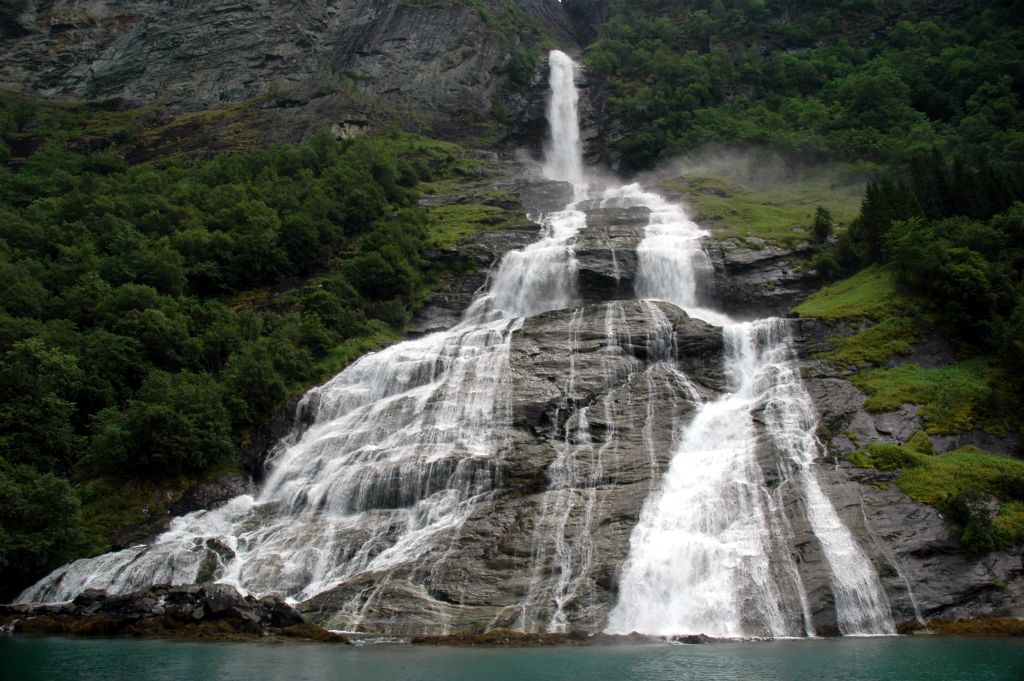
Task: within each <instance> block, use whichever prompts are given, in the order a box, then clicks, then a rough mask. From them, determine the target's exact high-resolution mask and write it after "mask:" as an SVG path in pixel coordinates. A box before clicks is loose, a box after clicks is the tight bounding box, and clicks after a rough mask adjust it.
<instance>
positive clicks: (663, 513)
mask: <svg viewBox="0 0 1024 681" xmlns="http://www.w3.org/2000/svg"><path fill="white" fill-rule="evenodd" d="M605 200H606V201H612V202H615V203H616V204H617V205H622V206H643V207H645V208H647V209H648V210H649V211H650V219H649V223H648V226H647V229H646V233H645V238H644V239H643V241H642V242H641V243H640V245H639V246H638V248H637V254H638V272H637V294H638V295H640V296H643V297H648V298H654V299H660V300H667V301H669V302H672V303H674V304H676V305H678V306H679V307H681V308H682V309H684V310H686V312H687V313H688V314H690V315H692V316H695V317H698V318H701V319H705V320H706V321H709V322H711V323H713V324H716V325H719V326H722V327H723V329H724V332H725V337H726V350H727V352H726V370H727V374H728V379H729V388H728V392H727V393H726V394H725V395H723V396H722V397H721V398H719V399H717V400H712V401H710V402H707V403H705V404H703V405H702V406H701V408H700V409H699V410H698V412H697V414H696V415H695V416H694V418H693V420H692V421H691V423H690V425H689V426H688V427H687V428H686V430H685V432H684V433H683V435H682V438H681V441H680V442H679V444H678V445H677V446H676V450H675V452H674V454H673V458H672V463H671V465H670V467H669V470H668V471H667V473H666V474H665V477H664V479H663V480H662V484H661V489H660V490H658V491H657V492H656V493H655V494H653V495H651V497H650V498H649V499H648V501H647V502H646V504H645V506H644V509H643V512H642V514H641V518H640V522H639V523H638V524H637V526H636V528H635V529H634V531H633V535H632V537H631V540H630V555H629V557H628V559H627V561H626V564H625V565H624V567H623V572H622V578H621V582H620V595H619V599H618V602H617V604H616V606H615V607H614V609H613V610H612V612H611V613H610V615H609V619H608V625H607V628H606V631H608V632H609V633H623V634H624V633H629V632H632V631H638V632H641V633H648V634H660V635H670V634H686V633H690V634H693V633H704V634H708V635H712V636H723V637H738V636H773V637H777V636H804V635H813V634H814V628H813V624H812V622H811V617H810V612H809V608H808V605H807V597H806V594H805V592H804V587H803V584H802V580H801V577H800V573H799V571H798V569H797V567H796V564H795V561H794V559H793V557H792V555H791V553H790V551H789V545H790V544H791V543H792V533H791V531H790V526H789V522H788V520H787V519H786V517H785V515H784V514H783V513H782V511H781V508H780V504H779V503H778V500H777V499H776V498H775V496H774V495H773V493H772V492H771V491H770V490H769V489H768V486H767V485H766V482H765V480H764V475H763V473H762V471H761V468H760V465H759V463H758V450H759V447H760V446H763V445H762V443H760V442H759V438H758V432H757V428H756V423H755V420H756V416H755V415H756V412H757V411H758V410H759V409H763V411H764V412H765V414H766V417H765V418H764V419H763V420H764V425H763V428H764V431H765V432H764V436H766V437H767V439H768V440H769V441H770V443H769V447H771V448H774V450H776V451H777V452H778V457H777V459H776V464H777V466H778V467H779V468H780V469H781V472H782V474H783V476H784V480H783V484H790V483H792V484H797V485H799V486H800V488H801V490H802V492H803V498H804V505H805V509H806V515H807V519H808V521H809V523H810V526H811V529H812V531H813V533H814V536H815V537H816V538H817V540H818V542H819V543H820V545H821V549H822V552H823V554H824V556H825V559H826V561H827V562H828V565H829V567H830V570H831V576H832V591H833V595H834V597H835V607H836V617H837V620H838V626H839V629H840V631H841V632H842V633H844V634H888V633H894V632H895V628H894V625H893V622H892V617H891V615H890V612H889V603H888V599H887V598H886V595H885V592H884V591H883V589H882V587H881V583H880V582H879V579H878V575H877V573H876V571H875V568H874V566H873V565H872V563H871V561H870V560H869V559H868V557H867V556H866V555H865V554H864V552H863V551H862V550H861V549H860V547H859V546H858V545H857V543H856V541H855V540H854V538H853V536H852V534H851V533H850V531H849V530H848V529H847V528H846V526H845V525H844V524H843V523H842V521H841V520H840V519H839V517H838V515H837V514H836V511H835V509H834V508H833V507H832V505H831V503H830V502H829V500H828V498H827V497H826V496H825V494H824V492H823V491H822V490H821V487H820V485H819V484H818V481H817V479H816V477H815V474H814V470H813V468H812V467H811V464H812V462H813V460H814V458H816V456H817V455H818V454H819V445H818V442H817V439H816V438H815V436H814V431H815V427H816V419H815V418H814V411H813V405H812V403H811V400H810V397H809V395H808V394H807V391H806V390H805V389H804V387H803V384H802V382H801V381H800V378H799V374H798V372H797V369H796V367H795V366H794V361H795V358H794V357H793V355H792V351H791V350H790V342H789V341H790V339H789V335H788V332H787V330H786V322H785V320H780V319H765V320H760V321H757V322H747V323H736V322H734V321H732V320H731V319H730V318H729V317H728V316H727V315H724V314H723V313H720V312H717V311H714V310H709V309H707V308H703V307H701V306H700V305H699V304H698V295H697V291H698V285H699V283H700V278H701V277H702V276H707V273H709V271H710V264H709V263H708V262H707V256H706V255H705V254H704V253H703V251H702V250H701V249H700V243H699V239H700V238H701V237H702V236H703V235H704V232H703V231H702V230H701V229H700V228H699V227H698V226H697V225H696V224H694V223H693V222H692V221H691V220H689V218H687V216H686V214H685V211H683V209H682V208H681V207H679V206H676V205H673V204H671V203H669V202H667V201H665V200H664V199H662V198H661V197H660V196H658V195H656V194H652V193H650V192H646V191H644V190H643V189H642V188H640V187H639V186H638V185H628V186H625V187H616V188H612V189H609V190H607V191H606V193H605Z"/></svg>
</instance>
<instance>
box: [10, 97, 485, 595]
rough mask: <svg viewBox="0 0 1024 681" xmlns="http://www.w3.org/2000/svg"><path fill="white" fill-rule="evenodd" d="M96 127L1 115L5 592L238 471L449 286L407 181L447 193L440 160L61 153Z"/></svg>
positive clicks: (456, 166)
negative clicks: (280, 419)
mask: <svg viewBox="0 0 1024 681" xmlns="http://www.w3.org/2000/svg"><path fill="white" fill-rule="evenodd" d="M108 118H109V119H110V120H108V121H107V124H108V125H110V126H112V129H115V130H116V129H118V128H119V126H121V125H122V124H123V123H124V121H122V120H121V119H120V118H119V117H118V116H116V115H115V116H112V117H108ZM86 119H88V125H86V123H85V120H86ZM103 119H104V115H103V113H102V112H96V111H88V110H86V111H85V112H80V113H79V114H74V113H68V111H67V110H64V109H61V108H60V107H52V106H51V105H46V104H41V103H39V102H32V101H29V100H24V99H13V98H12V99H11V100H7V102H6V103H5V105H4V106H3V108H2V109H0V131H2V136H0V139H2V141H3V144H2V145H0V153H3V155H4V157H5V159H6V158H11V157H12V150H14V152H17V151H18V150H24V149H28V150H30V151H29V153H27V154H26V155H24V156H21V157H13V162H10V163H8V164H7V165H6V166H5V167H3V166H0V223H2V224H3V235H2V240H0V393H2V394H0V405H2V406H0V583H2V584H4V585H5V586H6V588H7V589H10V588H13V587H15V586H18V585H24V584H25V582H26V580H28V579H32V578H35V577H38V576H39V574H40V573H41V572H42V571H45V570H48V569H51V568H53V567H54V566H55V565H58V564H59V563H60V562H62V561H64V560H67V559H69V558H72V557H76V556H79V555H83V554H90V553H95V552H100V551H104V550H107V549H108V548H109V546H110V536H111V533H112V532H113V531H115V530H116V529H117V528H118V527H120V526H123V525H127V524H130V523H131V522H133V521H137V520H140V519H141V518H142V517H143V516H144V515H146V514H148V515H153V514H154V513H157V512H158V510H157V509H156V508H152V506H153V505H154V502H156V505H157V506H159V505H160V502H159V497H160V493H167V492H168V491H169V493H170V494H171V496H173V494H174V493H180V492H181V491H182V490H183V489H184V486H185V485H186V484H187V483H188V481H189V480H192V479H197V478H202V477H204V476H208V475H211V474H214V473H217V472H218V471H225V470H232V469H237V468H238V466H239V464H238V459H237V456H238V451H239V446H240V444H241V443H243V442H245V441H246V439H247V438H248V437H249V435H250V433H251V431H252V430H253V429H254V428H257V427H259V426H261V425H262V424H264V423H265V422H267V421H268V420H269V419H270V418H271V417H272V416H273V415H274V414H275V412H277V411H278V410H279V409H280V408H281V406H282V404H283V403H284V401H285V400H286V399H287V398H288V397H290V396H292V395H295V394H297V393H299V392H301V391H302V390H303V389H304V388H305V387H308V386H310V385H312V384H314V383H317V382H319V381H322V380H323V379H325V378H326V377H328V376H329V375H331V374H333V373H334V372H336V371H337V370H339V369H340V368H341V367H343V366H344V365H345V364H346V363H348V362H350V361H352V360H353V359H355V358H357V357H358V356H359V355H360V354H362V353H364V352H366V351H368V350H371V349H374V348H376V347H379V346H380V345H381V344H382V343H385V342H387V341H389V340H391V339H393V338H396V337H398V336H399V335H400V334H401V333H402V332H403V330H404V327H405V325H406V322H407V321H408V319H409V315H410V313H411V311H412V310H413V309H415V308H416V307H417V306H419V305H421V304H422V303H423V302H424V300H425V299H426V296H427V294H428V293H429V291H430V290H431V289H432V287H434V286H436V285H437V284H438V282H440V281H442V280H443V279H444V278H445V277H450V276H453V275H454V274H457V273H458V269H459V264H458V262H457V261H452V260H451V259H447V260H445V261H444V263H441V262H438V261H436V260H431V259H429V258H427V257H426V256H427V253H428V251H429V250H431V249H434V248H436V247H437V246H438V245H439V243H440V242H443V241H444V240H445V239H446V238H448V236H449V235H447V234H445V232H444V230H443V229H441V228H443V227H444V225H443V223H442V224H441V225H438V224H436V222H437V221H436V220H435V221H434V222H433V223H429V221H428V214H427V211H426V210H425V209H423V208H420V207H418V206H417V205H416V200H417V198H418V197H419V195H420V192H419V191H418V190H417V189H416V186H417V184H420V183H423V182H427V181H435V182H440V181H444V180H446V179H448V180H451V179H452V178H454V177H457V172H458V171H459V170H460V164H462V163H463V160H462V159H461V158H460V156H459V151H460V150H459V148H458V147H457V146H455V145H451V144H446V143H439V142H433V141H431V140H427V139H424V138H417V137H414V136H409V135H405V134H404V133H399V132H397V131H393V132H392V133H390V134H388V135H386V136H382V137H380V138H375V139H359V140H345V141H339V140H336V139H335V138H334V137H333V136H331V135H329V134H327V133H321V134H317V135H315V136H313V137H312V138H311V139H309V140H308V141H306V142H304V143H303V144H299V145H292V146H283V147H275V148H270V149H262V150H254V151H251V152H247V153H239V154H221V155H217V156H215V157H213V158H211V159H208V160H193V161H178V162H171V163H166V164H159V163H149V164H142V165H136V166H131V167H130V166H129V165H128V164H127V163H125V161H124V160H122V159H121V158H120V157H119V155H118V154H117V153H115V152H114V151H113V150H112V149H99V150H96V151H91V152H90V151H88V149H87V148H86V149H85V150H82V149H81V148H79V149H75V148H74V146H75V144H79V145H80V143H81V139H88V138H89V136H90V135H91V134H92V133H93V132H94V130H92V129H90V127H89V126H92V127H95V123H96V121H97V120H103ZM75 124H80V125H81V126H82V127H81V128H80V129H78V130H77V135H76V133H75V131H72V132H70V133H69V125H75ZM49 126H53V127H49ZM76 137H77V138H78V139H76ZM86 147H88V145H86ZM453 173H456V174H453ZM493 210H495V211H497V212H501V211H498V209H493ZM147 507H149V508H147ZM165 512H166V511H165ZM8 595H9V594H8Z"/></svg>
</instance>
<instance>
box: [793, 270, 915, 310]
mask: <svg viewBox="0 0 1024 681" xmlns="http://www.w3.org/2000/svg"><path fill="white" fill-rule="evenodd" d="M919 307H920V303H919V302H918V301H917V300H916V299H914V298H912V297H910V296H907V295H906V294H904V293H901V292H900V291H899V290H897V288H896V278H895V276H894V274H893V273H892V271H890V270H889V269H887V268H885V267H881V266H878V265H872V266H871V267H867V268H865V269H863V270H861V271H860V272H858V273H857V274H855V275H853V276H852V277H850V278H849V279H843V280H842V281H837V282H836V283H834V284H831V285H829V286H826V287H825V288H823V289H821V290H820V291H818V292H817V293H815V294H814V295H813V296H811V297H810V298H808V299H807V300H805V301H804V302H802V303H800V304H799V305H797V306H796V307H795V308H793V312H795V313H796V314H798V315H799V316H801V317H816V318H818V319H824V320H828V321H840V320H851V319H854V320H856V319H865V318H866V319H872V320H876V321H878V320H881V319H884V318H885V317H888V316H890V315H893V314H896V313H898V312H900V311H913V310H917V309H918V308H919Z"/></svg>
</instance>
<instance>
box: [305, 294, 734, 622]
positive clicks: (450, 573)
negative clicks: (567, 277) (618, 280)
mask: <svg viewBox="0 0 1024 681" xmlns="http://www.w3.org/2000/svg"><path fill="white" fill-rule="evenodd" d="M676 353H678V359H677V358H676ZM721 353H722V334H721V331H720V330H719V329H717V328H715V327H712V326H709V325H707V324H705V323H703V322H701V321H698V320H694V319H690V318H688V317H687V316H686V315H685V313H683V312H682V311H681V310H679V309H678V308H675V307H674V306H672V305H670V304H667V303H645V302H639V301H621V302H610V303H602V304H597V305H587V306H584V307H581V308H576V309H568V310H559V311H556V312H549V313H545V314H542V315H538V316H536V317H532V318H530V319H528V320H526V322H525V323H524V324H523V327H522V328H521V329H520V330H519V331H518V332H516V335H515V336H514V338H513V341H512V347H511V357H510V365H511V372H512V380H511V390H510V394H511V400H512V409H511V422H510V423H509V424H508V425H507V427H506V429H505V433H504V435H503V437H504V440H505V442H506V445H505V447H504V448H503V450H502V451H500V452H499V453H498V454H497V457H496V458H497V462H498V463H497V474H496V477H497V489H496V491H495V492H494V493H493V495H492V496H491V498H490V500H489V501H487V502H485V503H483V504H480V506H479V507H478V508H477V509H476V511H475V512H474V513H473V514H472V515H471V516H470V517H469V519H468V520H467V521H466V522H465V523H464V524H463V525H462V526H461V527H460V528H458V529H457V530H453V531H452V535H451V537H450V540H446V541H439V542H437V546H438V548H436V549H432V551H431V555H427V556H423V557H422V558H421V559H420V560H419V561H417V563H416V565H410V566H405V567H400V568H397V569H395V570H393V571H392V572H391V573H390V574H388V575H372V576H370V575H364V576H362V577H361V578H360V580H359V581H356V582H353V583H346V584H342V585H340V586H338V587H337V588H335V589H332V590H330V591H328V592H326V593H322V594H320V595H318V596H316V597H314V598H312V599H311V600H309V601H307V602H305V603H303V604H302V605H301V606H300V610H302V611H303V612H305V613H306V614H307V616H308V617H310V618H311V619H312V620H314V621H317V622H322V623H325V624H326V625H327V626H330V627H332V628H333V627H337V628H356V627H358V628H359V629H360V630H364V631H377V632H388V633H392V634H401V633H423V632H437V633H443V632H446V631H449V630H451V631H473V630H480V629H483V628H486V627H497V628H518V627H525V628H526V629H528V630H544V629H545V628H547V627H548V626H551V625H552V624H555V623H562V624H564V625H566V627H567V628H577V627H579V628H585V629H588V630H591V631H594V630H597V629H599V628H600V627H601V626H602V625H603V623H604V620H605V618H606V616H607V612H608V609H609V608H610V607H611V606H612V605H613V604H614V600H615V594H616V579H617V575H618V574H619V571H620V568H621V565H622V562H623V561H624V560H625V558H626V554H627V552H628V550H629V537H630V532H631V531H632V529H633V526H634V525H635V524H636V521H637V517H638V515H639V513H640V509H641V508H642V507H643V502H644V499H645V498H646V497H647V495H648V494H649V493H650V491H651V489H652V486H653V485H656V483H657V481H658V479H659V478H660V475H661V472H662V470H663V469H664V468H665V466H667V464H668V461H669V458H670V455H671V446H672V442H673V439H674V436H675V433H676V431H677V429H678V428H680V427H681V426H682V425H683V424H685V422H686V421H687V420H688V418H689V416H690V415H691V413H692V411H693V402H692V401H693V398H694V396H695V395H697V394H700V395H703V396H713V395H715V394H716V393H717V390H718V388H719V387H720V386H721V384H722V376H721V365H722V360H721ZM680 372H685V373H686V375H687V376H688V377H689V380H688V381H687V380H686V379H685V378H683V377H682V376H681V374H680Z"/></svg>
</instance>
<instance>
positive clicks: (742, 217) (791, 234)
mask: <svg viewBox="0 0 1024 681" xmlns="http://www.w3.org/2000/svg"><path fill="white" fill-rule="evenodd" d="M846 175H848V171H847V170H846V169H844V168H843V167H840V166H835V167H825V168H822V169H821V170H820V171H818V172H814V173H805V174H801V175H799V176H797V177H787V178H786V180H785V181H783V182H770V183H764V182H759V181H757V180H751V179H748V178H729V177H727V176H726V177H723V176H719V175H703V174H698V173H694V174H684V175H683V176H681V177H678V178H675V179H672V180H668V181H666V182H663V183H662V187H663V188H664V189H666V190H668V191H670V192H671V193H673V194H675V195H677V196H678V197H680V198H681V199H682V200H683V201H685V202H686V204H687V205H688V206H689V207H690V209H691V211H692V213H693V215H694V217H695V219H697V221H698V222H701V223H704V224H707V225H708V226H709V227H711V228H712V230H713V233H714V236H715V237H717V238H719V239H729V238H738V239H743V240H747V239H754V241H753V242H752V244H751V245H756V243H757V241H756V240H757V239H762V240H764V241H767V242H770V243H774V244H779V245H783V246H793V245H795V244H797V243H800V242H802V241H808V240H809V239H811V238H812V236H811V225H812V223H813V222H814V211H815V209H816V208H817V207H818V206H824V207H825V208H827V209H828V210H829V211H830V212H831V214H832V218H833V220H834V221H835V222H836V223H837V224H839V225H845V224H848V223H849V222H850V221H851V220H853V218H854V217H856V216H857V213H858V211H859V210H860V201H861V198H862V195H863V192H864V187H863V183H861V182H851V181H850V180H849V178H848V177H846Z"/></svg>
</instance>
